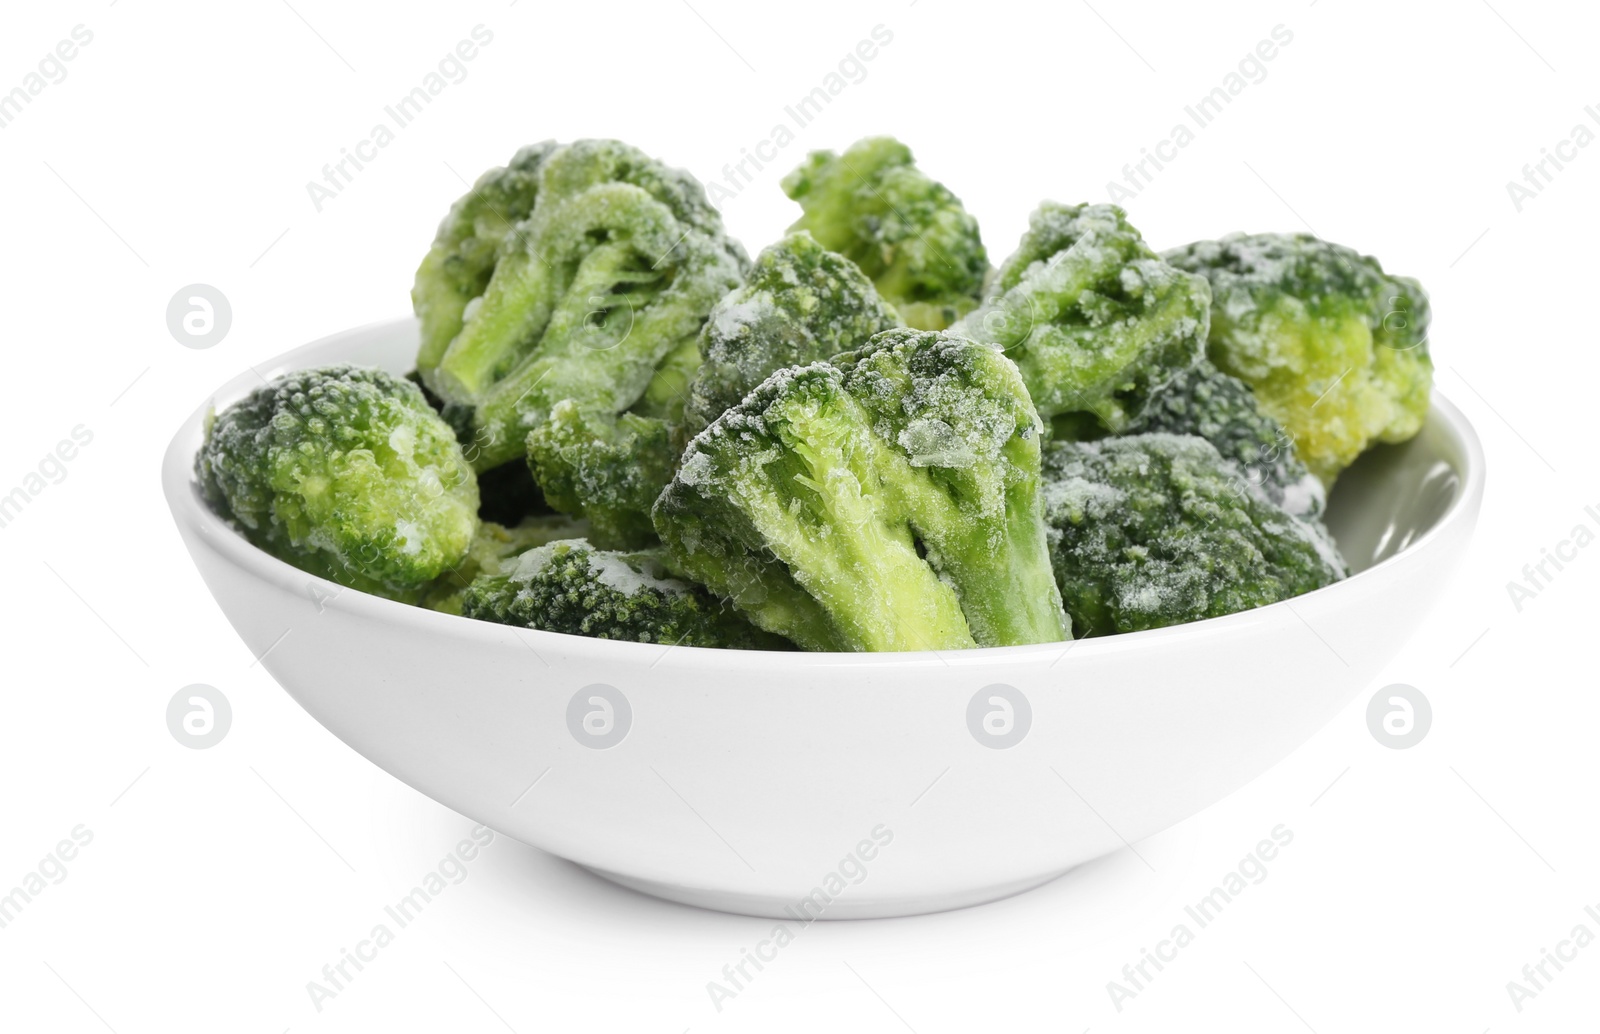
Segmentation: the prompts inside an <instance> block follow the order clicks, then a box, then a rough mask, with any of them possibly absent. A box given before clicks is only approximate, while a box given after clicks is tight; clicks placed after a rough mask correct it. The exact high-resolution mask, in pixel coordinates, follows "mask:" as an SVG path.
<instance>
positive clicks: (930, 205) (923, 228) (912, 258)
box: [783, 136, 989, 330]
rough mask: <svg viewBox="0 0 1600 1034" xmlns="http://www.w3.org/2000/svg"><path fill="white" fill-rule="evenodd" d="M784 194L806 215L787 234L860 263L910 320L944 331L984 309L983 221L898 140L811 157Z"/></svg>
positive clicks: (792, 177) (883, 138)
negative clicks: (803, 235)
mask: <svg viewBox="0 0 1600 1034" xmlns="http://www.w3.org/2000/svg"><path fill="white" fill-rule="evenodd" d="M783 192H784V193H785V194H788V195H789V197H791V198H793V199H794V200H795V201H798V202H800V207H801V208H802V209H803V210H804V214H803V215H802V216H801V217H800V218H799V219H798V220H797V221H796V222H795V224H794V225H793V226H791V227H789V229H790V230H791V231H794V230H806V231H809V232H810V234H811V236H813V237H815V238H816V239H817V242H818V243H820V244H821V245H822V246H823V247H824V248H827V249H829V250H830V251H837V252H839V253H840V254H842V255H844V256H845V257H846V258H848V259H850V260H851V261H852V262H854V263H855V264H856V265H858V266H860V267H861V269H862V270H863V271H864V272H865V273H866V274H867V276H869V277H871V278H872V282H873V283H874V284H876V285H877V288H878V293H879V294H881V295H883V297H884V299H885V300H887V301H888V302H889V303H890V304H891V305H893V306H894V307H895V308H896V309H898V310H899V311H900V315H901V316H902V317H903V318H904V320H905V322H906V323H907V324H909V325H911V326H913V327H919V328H921V329H924V330H943V329H944V328H945V327H948V326H950V324H951V323H954V322H955V321H956V320H957V319H958V318H960V316H961V314H962V313H964V312H966V311H968V310H969V309H971V308H972V307H973V306H975V305H976V304H977V303H978V298H979V296H980V295H981V293H982V291H983V278H984V277H985V276H986V275H987V274H988V271H989V256H988V255H987V254H986V253H985V252H984V250H983V240H982V239H981V238H980V237H979V235H978V221H977V220H976V219H974V218H973V217H972V216H971V215H969V214H968V213H967V210H966V209H965V208H963V207H962V205H961V199H960V198H958V197H956V196H955V195H954V194H952V193H950V191H949V190H948V189H946V188H945V186H944V185H943V184H941V183H937V182H935V181H934V180H932V179H929V178H928V175H927V174H926V173H924V172H923V171H922V170H921V169H918V168H917V167H916V165H914V164H913V163H912V157H911V150H910V148H908V147H906V146H905V145H904V144H902V143H900V142H899V141H898V140H895V139H893V138H891V137H886V136H879V137H869V138H867V139H865V140H859V141H857V142H856V143H855V144H853V145H851V146H850V148H849V149H848V150H846V151H845V152H844V153H843V154H834V153H833V152H832V151H813V152H811V154H810V155H808V156H807V157H806V159H805V161H804V162H802V163H801V164H800V166H799V167H798V168H796V169H795V170H794V171H793V172H790V173H789V175H787V176H785V177H784V178H783Z"/></svg>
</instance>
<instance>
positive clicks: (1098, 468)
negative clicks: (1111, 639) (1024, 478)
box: [1044, 434, 1345, 635]
mask: <svg viewBox="0 0 1600 1034" xmlns="http://www.w3.org/2000/svg"><path fill="white" fill-rule="evenodd" d="M1044 478H1045V483H1044V508H1045V518H1046V520H1047V521H1048V522H1049V525H1050V548H1051V556H1052V559H1053V560H1054V562H1055V572H1056V579H1057V581H1058V582H1059V583H1060V586H1061V596H1062V598H1063V599H1064V600H1065V601H1066V606H1067V612H1068V613H1069V614H1071V615H1072V620H1073V623H1074V627H1075V628H1076V629H1077V631H1078V633H1079V634H1080V635H1109V634H1112V633H1115V632H1135V631H1139V630H1141V629H1147V628H1161V627H1163V626H1166V625H1177V624H1182V623H1183V622H1186V621H1198V620H1200V619H1201V618H1209V617H1219V616H1221V615H1223V614H1232V613H1234V612H1235V611H1240V610H1248V609H1250V608H1252V607H1260V606H1264V605H1265V604H1268V603H1276V602H1277V601H1279V600H1284V599H1288V598H1289V597H1291V596H1298V595H1300V594H1301V593H1305V592H1310V591H1311V590H1312V589H1319V588H1321V587H1322V586H1324V585H1328V584H1330V583H1332V582H1334V581H1336V580H1338V579H1340V578H1342V577H1344V574H1345V568H1344V562H1343V561H1342V560H1341V559H1340V558H1339V555H1338V552H1337V550H1335V549H1334V548H1333V545H1332V543H1331V542H1330V541H1328V540H1327V539H1326V538H1325V537H1324V536H1323V535H1322V534H1321V533H1320V532H1319V531H1318V529H1316V528H1314V527H1313V526H1312V525H1310V524H1308V523H1306V522H1304V521H1301V520H1299V519H1298V518H1295V517H1291V516H1290V515H1289V514H1287V513H1285V512H1284V511H1283V510H1281V509H1279V508H1278V507H1276V506H1274V505H1273V504H1272V503H1271V502H1270V501H1269V500H1268V499H1267V498H1266V497H1265V496H1263V495H1262V494H1261V493H1260V492H1259V491H1258V490H1256V489H1255V488H1254V487H1253V486H1252V485H1250V484H1249V483H1248V482H1247V481H1245V480H1244V479H1243V478H1241V477H1240V475H1239V472H1238V470H1237V469H1236V468H1235V467H1234V466H1233V464H1232V463H1230V462H1229V461H1228V460H1225V459H1224V458H1223V457H1222V454H1221V453H1219V452H1218V451H1217V450H1216V448H1215V447H1214V446H1212V445H1211V443H1210V442H1207V441H1206V440H1205V439H1204V438H1197V437H1192V436H1183V435H1174V434H1139V435H1130V436H1127V437H1122V438H1106V439H1103V440H1101V441H1098V442H1052V443H1051V444H1050V445H1048V446H1047V447H1046V448H1045V453H1044Z"/></svg>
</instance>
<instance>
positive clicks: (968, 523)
mask: <svg viewBox="0 0 1600 1034" xmlns="http://www.w3.org/2000/svg"><path fill="white" fill-rule="evenodd" d="M1040 432H1041V428H1040V424H1039V417H1038V414H1037V413H1036V412H1035V411H1034V408H1033V405H1032V403H1031V402H1030V401H1029V399H1028V393H1027V389H1026V388H1025V387H1024V386H1023V384H1022V380H1021V378H1020V376H1019V375H1018V373H1017V370H1016V367H1015V366H1014V365H1013V364H1012V363H1011V362H1010V361H1009V360H1008V359H1006V358H1005V356H1003V355H1001V354H1000V353H999V352H998V351H996V350H994V349H992V348H988V347H986V346H983V345H978V344H974V343H973V342H970V341H965V340H962V339H960V338H956V337H953V336H950V335H945V334H938V333H930V332H923V331H913V330H891V331H888V332H885V333H882V334H879V335H877V336H876V337H874V338H873V339H872V340H871V342H869V343H868V345H867V346H866V347H864V348H862V349H861V350H859V351H857V352H853V353H846V354H844V355H841V356H838V357H835V359H834V360H833V362H832V363H814V364H812V365H810V366H803V367H791V368H788V369H785V370H780V371H779V372H777V373H775V374H773V375H772V376H771V377H769V378H768V379H767V380H766V381H765V382H763V383H762V384H761V385H760V386H759V387H757V388H756V390H755V391H753V392H752V393H751V394H750V395H749V396H747V397H746V398H745V399H744V400H743V401H742V402H741V403H739V405H737V406H735V407H733V408H732V409H729V410H727V411H726V412H724V413H723V414H722V415H721V416H720V417H718V418H717V420H716V421H715V422H714V423H713V424H712V425H711V426H710V427H708V428H707V429H706V430H705V431H703V432H701V434H700V435H698V436H697V437H696V438H695V439H694V440H693V441H692V442H690V444H689V448H688V450H687V451H686V453H685V455H684V458H683V463H682V465H681V467H680V468H679V470H678V472H677V474H676V475H675V476H674V478H673V480H672V483H671V484H669V485H668V486H667V488H666V490H665V491H664V492H663V493H662V494H661V498H660V499H659V500H658V501H657V502H656V506H655V523H656V529H657V531H658V532H660V534H661V538H662V541H663V542H664V543H665V545H666V548H667V550H668V552H669V554H670V555H671V556H672V558H673V561H674V562H675V563H676V564H677V565H679V567H680V568H681V569H682V570H683V571H685V572H686V573H687V574H688V575H689V576H691V577H693V578H695V579H697V580H699V581H701V582H704V583H705V584H706V585H708V586H709V587H710V588H711V589H712V590H713V591H714V592H716V593H718V594H719V595H722V596H725V597H727V598H729V599H731V600H733V601H734V602H735V603H736V604H738V605H739V606H740V607H741V608H742V609H743V610H744V611H745V612H746V613H748V614H749V615H750V616H751V618H752V619H753V620H754V621H755V622H756V623H757V624H758V625H761V626H762V627H763V628H766V629H768V630H770V631H773V632H776V633H778V634H780V635H783V636H785V637H787V638H789V639H792V640H793V641H795V642H797V643H799V644H800V645H801V646H804V647H808V648H811V649H818V650H931V649H951V648H955V649H959V648H963V647H971V646H974V645H981V646H1006V645H1014V644H1019V643H1038V642H1055V641H1058V640H1061V639H1065V638H1068V637H1069V630H1068V626H1067V622H1066V618H1065V615H1064V614H1063V613H1062V610H1061V602H1060V596H1059V593H1058V592H1057V590H1056V586H1055V582H1054V579H1053V578H1052V576H1051V571H1050V563H1049V557H1048V553H1047V550H1046V546H1045V528H1044V523H1043V514H1042V510H1041V503H1040V497H1039V441H1040Z"/></svg>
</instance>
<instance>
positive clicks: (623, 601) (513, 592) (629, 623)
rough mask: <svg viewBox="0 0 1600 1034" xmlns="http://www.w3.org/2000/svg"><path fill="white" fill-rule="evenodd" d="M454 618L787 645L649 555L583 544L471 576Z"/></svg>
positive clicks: (727, 643) (657, 638) (760, 646)
mask: <svg viewBox="0 0 1600 1034" xmlns="http://www.w3.org/2000/svg"><path fill="white" fill-rule="evenodd" d="M461 613H462V614H463V615H464V616H466V617H469V618H478V619H480V620H483V621H497V622H499V623H500V624H503V625H519V626H522V627H524V628H537V629H543V630H544V631H547V632H566V633H569V634H571V635H586V636H592V637H594V638H596V639H622V640H627V641H630V642H640V643H665V644H668V645H675V646H720V647H727V648H731V649H739V650H773V649H785V648H787V647H788V645H789V644H787V643H785V642H784V641H783V640H781V639H779V638H778V637H777V636H774V635H769V634H768V633H766V632H762V631H761V630H759V629H757V628H756V627H755V626H753V625H751V624H750V623H749V622H748V621H746V620H745V619H744V618H743V617H741V616H740V615H739V614H738V613H737V612H736V611H734V610H732V609H731V608H728V607H727V606H726V605H725V604H723V603H722V602H721V601H720V600H718V599H717V598H716V597H714V596H712V595H711V594H710V593H707V592H706V591H705V590H704V589H701V588H698V587H696V586H693V585H690V584H688V583H687V582H684V581H681V580H679V579H677V578H674V577H673V576H672V575H671V573H670V572H669V571H668V570H667V569H666V568H665V566H664V565H663V564H662V561H661V558H660V557H659V556H657V555H656V554H654V553H651V552H648V551H646V552H638V553H613V552H607V551H604V550H598V549H595V548H594V547H593V546H591V545H589V544H588V543H587V542H584V541H583V540H582V539H575V540H574V539H569V540H562V541H557V542H551V543H549V544H547V545H543V546H539V547H537V548H536V549H532V550H529V551H528V552H526V553H523V554H522V555H521V556H519V557H517V558H516V559H515V560H513V561H510V562H509V563H506V564H504V565H503V566H502V567H501V570H500V571H499V572H498V573H493V574H485V575H483V576H480V577H479V578H477V579H475V580H474V581H473V582H472V584H471V585H469V586H468V587H467V590H466V592H465V594H464V595H463V597H462V601H461Z"/></svg>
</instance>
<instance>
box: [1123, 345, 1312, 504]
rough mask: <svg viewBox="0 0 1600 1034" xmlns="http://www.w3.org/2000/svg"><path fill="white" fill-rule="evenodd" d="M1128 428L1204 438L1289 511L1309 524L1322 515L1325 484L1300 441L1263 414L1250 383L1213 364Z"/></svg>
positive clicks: (1180, 381)
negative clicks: (1303, 458)
mask: <svg viewBox="0 0 1600 1034" xmlns="http://www.w3.org/2000/svg"><path fill="white" fill-rule="evenodd" d="M1128 430H1129V431H1130V432H1134V433H1140V432H1145V431H1164V432H1167V433H1169V434H1183V435H1198V436H1200V437H1201V438H1204V439H1205V440H1206V441H1208V442H1210V443H1211V444H1212V445H1214V446H1216V449H1217V451H1218V452H1220V453H1221V454H1222V457H1223V458H1224V459H1226V460H1229V461H1231V462H1232V463H1234V464H1235V465H1236V466H1237V468H1238V470H1239V473H1240V476H1241V477H1243V478H1244V479H1245V480H1246V481H1247V482H1249V483H1250V484H1251V485H1253V486H1255V487H1257V488H1259V489H1261V491H1262V492H1263V493H1264V494H1265V495H1266V497H1267V498H1268V499H1270V500H1272V501H1273V502H1274V503H1276V504H1277V505H1278V506H1280V507H1282V508H1283V509H1284V510H1286V511H1287V512H1288V513H1290V514H1292V515H1294V516H1296V517H1301V518H1305V519H1307V520H1316V519H1317V518H1318V517H1320V516H1321V514H1322V508H1323V506H1324V505H1325V503H1326V501H1327V500H1326V494H1325V493H1324V492H1323V490H1322V483H1321V482H1319V481H1318V480H1317V479H1316V478H1315V477H1314V476H1312V474H1311V472H1310V471H1308V470H1307V469H1306V465H1305V464H1304V463H1302V462H1300V458H1299V456H1297V455H1296V454H1295V449H1294V439H1293V438H1292V437H1291V436H1290V435H1289V433H1288V432H1287V431H1286V430H1284V428H1283V425H1282V424H1280V423H1278V421H1277V420H1275V419H1273V418H1272V417H1271V416H1268V415H1267V414H1266V413H1265V412H1263V411H1262V409H1261V405H1260V403H1258V402H1257V401H1256V397H1255V395H1254V393H1252V392H1251V390H1250V388H1249V386H1248V385H1246V384H1245V383H1244V382H1243V381H1241V380H1239V379H1238V378H1237V377H1231V376H1229V375H1228V374H1225V373H1223V372H1222V371H1221V370H1218V369H1217V368H1216V367H1215V366H1213V365H1211V363H1210V362H1209V361H1208V360H1201V362H1200V364H1199V365H1198V366H1196V367H1194V368H1193V369H1192V370H1187V371H1185V372H1183V373H1180V374H1179V375H1178V376H1177V377H1176V378H1175V379H1174V380H1173V381H1172V383H1171V384H1169V385H1167V387H1166V388H1164V389H1163V390H1162V391H1161V393H1160V394H1159V395H1157V396H1156V397H1155V398H1154V399H1152V400H1151V402H1150V405H1149V407H1148V408H1147V409H1146V410H1145V412H1144V415H1143V416H1142V417H1140V418H1139V419H1138V420H1136V421H1134V423H1133V425H1132V426H1131V427H1129V428H1128Z"/></svg>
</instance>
